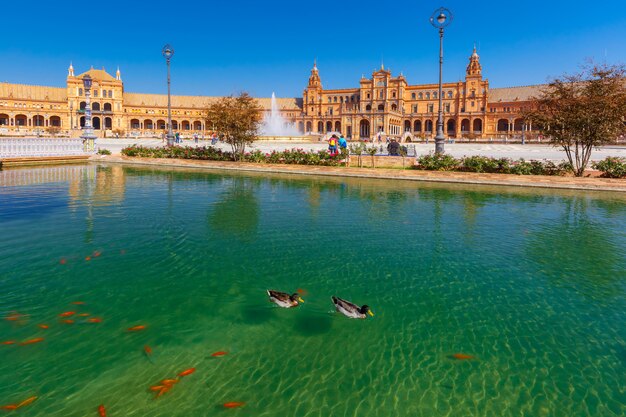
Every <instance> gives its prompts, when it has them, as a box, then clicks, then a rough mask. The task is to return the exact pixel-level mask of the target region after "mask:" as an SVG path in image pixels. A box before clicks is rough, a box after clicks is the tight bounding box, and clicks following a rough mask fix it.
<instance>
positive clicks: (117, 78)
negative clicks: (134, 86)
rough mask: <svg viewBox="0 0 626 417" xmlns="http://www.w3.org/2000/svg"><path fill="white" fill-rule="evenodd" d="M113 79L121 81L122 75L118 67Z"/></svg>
mask: <svg viewBox="0 0 626 417" xmlns="http://www.w3.org/2000/svg"><path fill="white" fill-rule="evenodd" d="M115 79H116V80H118V81H122V73H121V72H120V67H117V71H116V72H115Z"/></svg>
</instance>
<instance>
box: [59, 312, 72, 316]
mask: <svg viewBox="0 0 626 417" xmlns="http://www.w3.org/2000/svg"><path fill="white" fill-rule="evenodd" d="M74 314H76V312H75V311H66V312H65V313H61V314H59V317H69V316H73V315H74Z"/></svg>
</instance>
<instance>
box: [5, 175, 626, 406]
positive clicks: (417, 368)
mask: <svg viewBox="0 0 626 417" xmlns="http://www.w3.org/2000/svg"><path fill="white" fill-rule="evenodd" d="M0 230H1V232H0V254H1V255H0V294H1V295H2V296H1V297H0V315H1V316H2V318H3V320H1V321H0V342H3V341H17V342H18V343H17V344H13V345H0V405H6V404H15V403H19V402H20V401H23V400H25V399H26V398H28V397H30V396H33V395H35V396H37V397H38V399H37V401H35V402H34V403H32V404H30V405H28V406H25V407H23V408H21V409H19V410H17V411H16V412H15V414H16V415H18V414H19V415H24V416H77V417H78V416H81V417H82V416H91V415H93V416H96V415H98V413H97V407H98V406H99V405H100V404H103V405H104V406H105V407H106V409H107V413H108V414H107V415H108V416H206V415H239V416H298V417H304V416H320V417H321V416H325V417H326V416H333V417H334V416H359V417H362V416H381V417H382V416H385V417H389V416H623V415H624V404H625V400H626V393H625V391H624V386H625V381H626V377H625V375H626V326H625V325H624V323H626V273H625V271H626V256H625V254H626V199H624V197H623V196H619V195H617V194H605V195H603V194H595V193H587V194H585V193H579V192H565V191H542V190H527V189H514V188H480V187H468V186H463V187H455V186H446V185H428V184H418V183H408V182H394V181H382V180H347V181H344V180H340V179H319V178H313V177H311V178H305V177H302V178H299V177H283V176H255V175H237V174H235V175H233V174H226V173H225V174H221V173H203V172H195V171H176V170H162V171H160V170H151V169H138V168H129V167H121V166H95V165H89V166H69V167H49V168H29V169H19V170H5V171H2V172H0ZM96 255H97V256H96ZM87 257H91V258H90V260H86V258H87ZM267 288H271V289H278V290H284V291H289V292H292V291H295V290H296V289H298V288H300V289H303V290H305V291H306V293H307V294H306V295H305V296H304V299H305V300H306V302H305V303H304V304H303V305H302V306H301V307H299V308H297V309H290V310H287V309H280V308H277V307H275V306H273V305H272V304H269V303H268V301H267V298H266V295H265V293H264V291H265V289H267ZM331 295H337V296H340V297H342V298H346V299H348V300H351V301H354V302H355V303H357V304H368V305H370V306H371V308H372V310H373V311H374V313H375V314H376V316H375V317H374V318H368V319H367V320H351V319H348V318H345V317H343V316H340V315H338V314H337V313H334V312H333V307H332V304H331V301H330V297H331ZM76 301H80V302H84V303H85V304H83V305H76V304H72V303H73V302H76ZM68 311H74V312H76V314H75V315H73V316H71V317H67V318H61V317H59V314H61V313H63V312H68ZM80 313H89V314H91V315H90V316H88V317H82V316H79V315H78V314H80ZM90 317H97V318H101V319H102V322H101V323H87V322H86V320H87V319H88V318H90ZM6 318H14V319H15V320H6ZM64 319H73V320H75V323H74V324H67V323H63V322H62V320H64ZM39 324H47V325H48V326H49V328H48V329H41V328H39V327H38V325H39ZM136 325H144V326H146V329H145V330H143V331H138V332H129V331H127V329H128V328H130V327H132V326H136ZM39 337H43V338H44V340H43V341H42V342H40V343H36V344H31V345H26V346H21V345H19V342H23V341H26V340H31V339H33V338H39ZM145 345H148V346H150V347H151V348H152V351H153V353H152V355H151V356H150V357H147V356H146V355H145V354H144V350H143V349H144V346H145ZM216 351H226V352H228V354H227V355H225V356H223V357H219V358H214V357H211V353H213V352H216ZM455 353H463V354H467V355H472V356H474V357H475V359H472V360H456V359H453V358H451V355H453V354H455ZM192 367H194V368H196V371H195V372H194V373H193V374H191V375H189V376H187V377H184V378H182V380H181V381H180V382H179V383H178V384H176V385H175V386H174V388H173V389H172V390H171V391H170V392H168V393H166V394H165V395H163V396H162V397H160V398H156V399H155V398H154V397H155V396H154V394H153V393H151V392H149V391H148V388H149V387H150V386H151V385H155V384H157V383H158V382H159V381H160V380H162V379H164V378H172V377H174V376H176V374H177V373H179V372H181V371H183V370H185V369H188V368H192ZM230 401H239V402H245V406H243V407H242V408H238V409H224V407H223V406H222V404H223V403H226V402H230Z"/></svg>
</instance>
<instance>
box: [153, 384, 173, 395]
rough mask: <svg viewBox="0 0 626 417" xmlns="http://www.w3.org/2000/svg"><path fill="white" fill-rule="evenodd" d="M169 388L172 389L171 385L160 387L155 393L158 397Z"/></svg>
mask: <svg viewBox="0 0 626 417" xmlns="http://www.w3.org/2000/svg"><path fill="white" fill-rule="evenodd" d="M171 389H172V385H169V386H165V387H163V388H161V390H160V391H159V392H158V393H157V395H156V396H157V397H160V396H161V395H163V394H165V393H166V392H168V391H169V390H171Z"/></svg>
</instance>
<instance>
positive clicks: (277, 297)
mask: <svg viewBox="0 0 626 417" xmlns="http://www.w3.org/2000/svg"><path fill="white" fill-rule="evenodd" d="M267 295H269V297H270V301H271V302H272V303H274V304H276V305H277V306H279V307H283V308H291V307H297V306H299V305H300V303H304V300H303V299H302V298H300V296H299V295H298V293H293V294H291V295H289V294H287V293H286V292H280V291H274V290H267Z"/></svg>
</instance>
